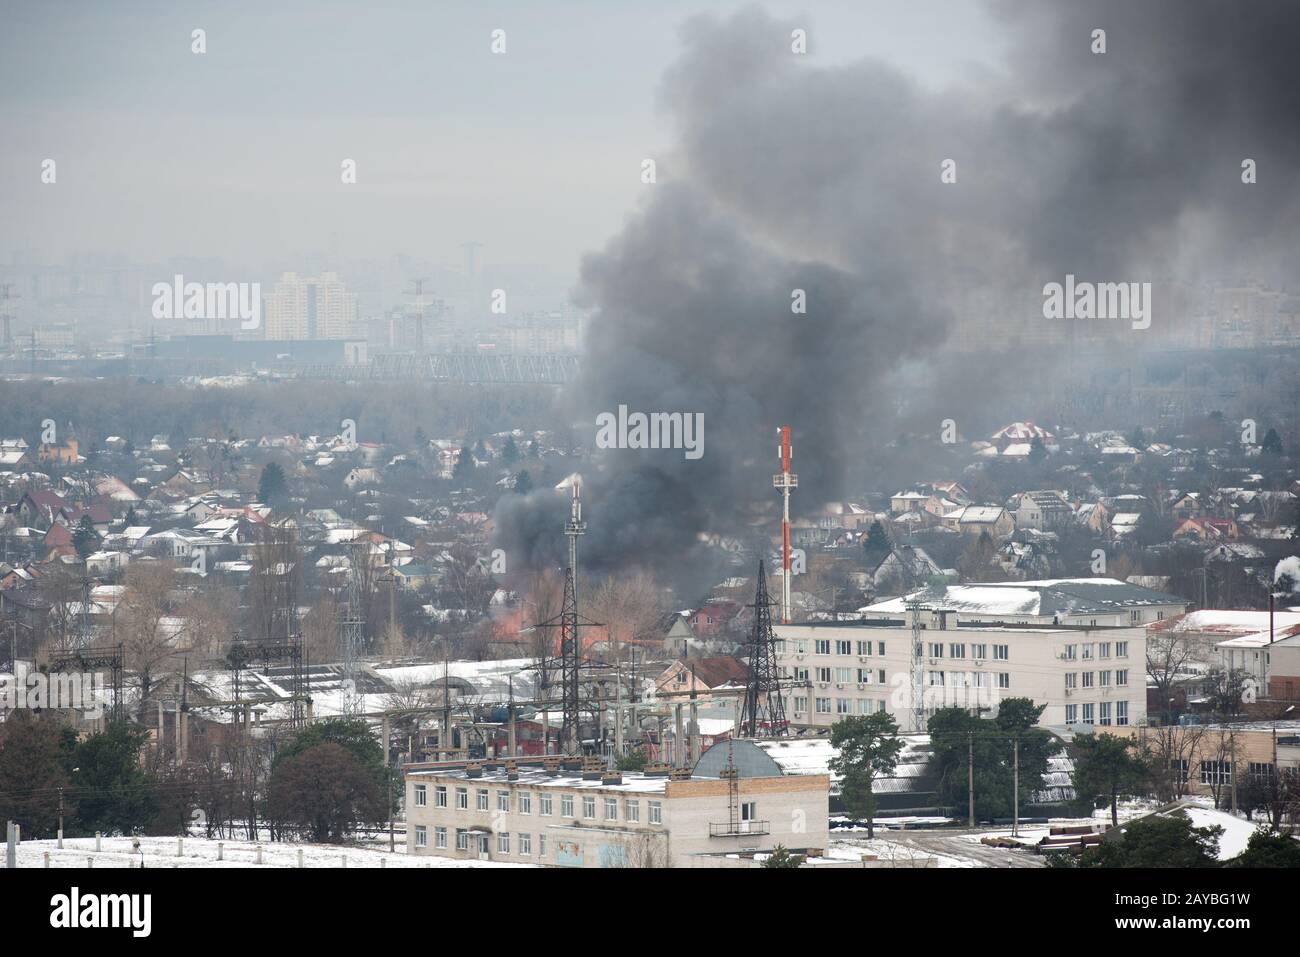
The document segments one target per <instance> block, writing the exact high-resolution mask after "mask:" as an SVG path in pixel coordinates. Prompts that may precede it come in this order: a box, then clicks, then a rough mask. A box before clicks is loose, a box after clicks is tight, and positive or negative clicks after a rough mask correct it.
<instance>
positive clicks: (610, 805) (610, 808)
mask: <svg viewBox="0 0 1300 957" xmlns="http://www.w3.org/2000/svg"><path fill="white" fill-rule="evenodd" d="M605 820H607V821H617V820H618V798H605Z"/></svg>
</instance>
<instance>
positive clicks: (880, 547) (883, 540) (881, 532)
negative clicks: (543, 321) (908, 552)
mask: <svg viewBox="0 0 1300 957" xmlns="http://www.w3.org/2000/svg"><path fill="white" fill-rule="evenodd" d="M892 547H893V546H891V545H890V543H889V534H888V533H887V532H886V531H885V526H883V525H881V524H880V522H879V521H875V522H872V523H871V527H870V528H869V529H867V534H866V537H864V538H863V539H862V551H863V553H864V554H865V555H866V557H867V561H869V562H873V563H874V562H879V561H880V560H882V559H883V558H884V557H885V556H886V555H888V554H889V552H890V549H891V548H892Z"/></svg>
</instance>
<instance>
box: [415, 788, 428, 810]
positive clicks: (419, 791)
mask: <svg viewBox="0 0 1300 957" xmlns="http://www.w3.org/2000/svg"><path fill="white" fill-rule="evenodd" d="M428 803H429V789H428V788H427V787H426V786H425V785H423V784H417V785H416V786H415V806H416V807H426V806H427V805H428Z"/></svg>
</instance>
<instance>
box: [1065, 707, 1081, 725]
mask: <svg viewBox="0 0 1300 957" xmlns="http://www.w3.org/2000/svg"><path fill="white" fill-rule="evenodd" d="M1078 720H1079V706H1078V705H1077V704H1067V705H1066V706H1065V723H1066V724H1074V723H1075V722H1076V721H1078Z"/></svg>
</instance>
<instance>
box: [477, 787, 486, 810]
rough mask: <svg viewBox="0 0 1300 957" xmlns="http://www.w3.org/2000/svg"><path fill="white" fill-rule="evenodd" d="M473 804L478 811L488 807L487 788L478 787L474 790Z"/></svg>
mask: <svg viewBox="0 0 1300 957" xmlns="http://www.w3.org/2000/svg"><path fill="white" fill-rule="evenodd" d="M474 806H475V807H476V808H478V809H479V810H480V811H486V810H487V809H488V793H487V788H479V789H478V790H477V791H476V792H475V794H474Z"/></svg>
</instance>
